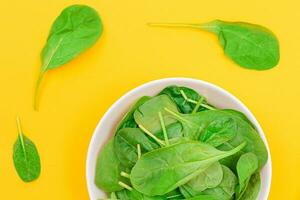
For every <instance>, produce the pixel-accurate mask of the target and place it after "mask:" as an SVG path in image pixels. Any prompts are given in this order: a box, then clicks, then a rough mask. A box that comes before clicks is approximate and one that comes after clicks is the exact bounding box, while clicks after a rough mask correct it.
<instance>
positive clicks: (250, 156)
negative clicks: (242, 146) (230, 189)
mask: <svg viewBox="0 0 300 200" xmlns="http://www.w3.org/2000/svg"><path fill="white" fill-rule="evenodd" d="M257 169H258V160H257V156H256V155H255V154H254V153H245V154H243V155H242V156H241V157H240V159H239V160H238V162H237V165H236V170H237V174H238V178H239V185H238V187H237V196H238V197H241V196H242V195H243V193H244V192H245V190H246V188H247V185H248V183H249V180H250V178H251V176H252V175H253V174H254V173H255V171H256V170H257Z"/></svg>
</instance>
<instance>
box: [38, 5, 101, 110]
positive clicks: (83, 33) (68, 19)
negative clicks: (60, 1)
mask: <svg viewBox="0 0 300 200" xmlns="http://www.w3.org/2000/svg"><path fill="white" fill-rule="evenodd" d="M102 30H103V26H102V22H101V19H100V17H99V15H98V13H97V11H96V10H94V9H93V8H91V7H89V6H85V5H72V6H69V7H67V8H65V9H64V10H63V11H62V12H61V14H60V15H59V16H58V17H57V19H56V20H55V21H54V23H53V25H52V28H51V30H50V33H49V36H48V39H47V43H46V45H45V47H44V49H43V51H42V54H41V60H42V66H41V69H40V75H39V78H38V81H37V85H36V90H35V97H34V108H35V110H37V109H38V102H37V100H38V99H37V98H38V91H39V88H40V84H41V82H42V80H43V77H44V75H45V73H46V72H47V71H48V70H51V69H55V68H58V67H60V66H62V65H64V64H66V63H67V62H69V61H71V60H72V59H74V58H75V57H77V56H78V55H79V54H81V53H82V52H83V51H85V50H86V49H88V48H90V47H91V46H92V45H93V44H94V43H95V42H96V41H97V40H98V38H99V37H100V36H101V34H102Z"/></svg>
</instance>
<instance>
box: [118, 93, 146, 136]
mask: <svg viewBox="0 0 300 200" xmlns="http://www.w3.org/2000/svg"><path fill="white" fill-rule="evenodd" d="M150 98H151V97H149V96H143V97H141V98H140V99H139V100H137V102H136V103H135V104H134V105H133V106H132V107H131V108H130V109H129V111H128V112H127V113H126V114H125V116H124V117H123V119H122V120H121V122H120V124H119V125H118V128H117V131H118V130H120V129H122V128H137V127H138V125H137V123H136V122H135V120H134V116H133V114H134V112H135V110H136V109H137V108H138V107H139V106H141V105H143V103H145V102H146V101H148V100H149V99H150Z"/></svg>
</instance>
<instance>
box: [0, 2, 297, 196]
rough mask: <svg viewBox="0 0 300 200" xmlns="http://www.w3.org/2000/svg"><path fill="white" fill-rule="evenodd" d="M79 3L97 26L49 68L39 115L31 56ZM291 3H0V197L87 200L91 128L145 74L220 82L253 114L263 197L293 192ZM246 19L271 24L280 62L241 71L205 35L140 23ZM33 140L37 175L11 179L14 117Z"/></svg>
mask: <svg viewBox="0 0 300 200" xmlns="http://www.w3.org/2000/svg"><path fill="white" fill-rule="evenodd" d="M74 3H85V4H88V5H91V6H93V7H94V8H96V9H97V10H98V11H99V13H100V14H101V16H102V19H103V23H104V28H105V32H104V34H103V35H102V38H101V40H100V41H99V42H98V43H97V44H96V45H95V46H94V47H93V48H92V49H90V50H89V51H87V52H86V53H84V54H83V55H81V56H80V57H78V58H77V59H75V60H74V61H72V62H71V63H69V64H67V65H65V66H64V67H61V68H59V69H57V70H53V71H51V72H49V73H48V74H47V76H46V78H45V80H44V84H43V86H42V90H43V92H42V97H41V103H40V112H35V111H33V108H32V100H33V89H34V85H35V82H36V79H37V75H38V71H39V65H40V60H39V54H40V51H41V49H42V47H43V45H44V43H45V40H46V37H47V35H48V31H49V29H50V26H51V24H52V22H53V20H54V19H55V18H56V17H57V16H58V14H59V13H60V11H61V10H62V9H63V8H64V7H65V6H67V5H70V4H74ZM299 9H300V2H299V1H298V0H285V1H274V0H264V1H262V0H251V1H241V0H231V1H223V0H219V1H214V0H209V1H199V0H190V1H178V0H177V1H174V0H135V1H133V0H129V1H121V0H106V1H104V0H93V1H92V0H90V1H88V0H87V1H69V0H68V1H66V0H64V1H62V0H42V1H37V0H26V1H20V0H19V1H16V0H9V1H2V2H1V5H0V25H1V29H0V30H1V31H0V66H1V67H0V94H1V98H0V121H1V125H0V199H1V200H2V199H3V200H6V199H7V200H15V199H23V200H24V199H26V200H27V199H28V200H40V199H43V200H48V199H49V200H53V199H55V200H60V199H61V200H69V199H70V200H76V199H78V200H84V199H88V193H87V189H86V182H85V160H86V153H87V148H88V144H89V141H90V138H91V136H92V133H93V130H94V128H95V126H96V125H97V123H98V121H99V120H100V118H101V116H102V115H103V114H104V112H105V111H106V110H107V109H108V108H109V106H110V105H111V104H112V103H113V102H114V101H116V100H117V99H118V98H119V97H120V96H122V95H123V94H124V93H125V92H127V91H129V90H131V89H132V88H134V87H136V86H138V85H140V84H142V83H145V82H147V81H150V80H154V79H160V78H165V77H176V76H180V77H193V78H197V79H203V80H207V81H209V82H212V83H215V84H217V85H220V86H222V87H223V88H225V89H227V90H229V91H230V92H232V93H233V94H234V95H236V96H237V97H238V98H240V99H241V100H242V101H243V102H245V103H246V105H247V106H248V107H249V108H250V109H251V110H252V111H253V113H254V114H255V116H256V117H257V119H258V120H259V121H260V123H261V125H262V127H263V128H264V130H265V132H266V136H267V138H268V141H269V145H270V148H271V153H272V161H273V182H272V189H271V195H270V199H271V200H277V199H278V200H283V199H285V200H296V199H300V185H299V180H300V170H299V169H300V132H299V122H300V121H299V120H300V108H299V102H300V87H299V86H300V77H299V75H300V59H299V58H300V50H299V49H300V39H299V38H300V26H299V19H300V12H299ZM215 18H219V19H224V20H240V21H248V22H253V23H257V24H261V25H265V26H267V27H269V28H270V29H271V30H273V31H274V32H275V33H276V35H277V36H278V38H279V41H280V45H281V60H280V64H279V65H278V66H277V67H276V68H274V69H272V70H269V71H263V72H258V71H250V70H246V69H243V68H240V67H238V66H237V65H235V64H234V63H232V62H231V61H230V60H229V59H227V58H226V57H225V56H224V55H223V52H222V49H221V48H220V47H219V45H218V44H217V39H216V37H214V36H213V35H212V34H209V33H205V32H201V31H194V30H183V29H164V28H150V27H147V26H146V23H147V22H207V21H210V20H212V19H215ZM17 114H19V115H20V116H21V119H22V124H23V129H24V132H25V133H26V134H27V135H28V136H29V137H30V138H31V139H32V140H33V141H34V142H35V143H36V145H37V146H38V149H39V152H40V155H41V159H42V173H41V176H40V178H39V179H38V180H37V181H35V182H33V183H30V184H25V183H23V182H22V181H20V179H19V177H18V176H17V174H16V172H15V169H14V166H13V161H12V147H13V144H14V142H15V140H16V137H17V128H16V124H15V117H16V115H17Z"/></svg>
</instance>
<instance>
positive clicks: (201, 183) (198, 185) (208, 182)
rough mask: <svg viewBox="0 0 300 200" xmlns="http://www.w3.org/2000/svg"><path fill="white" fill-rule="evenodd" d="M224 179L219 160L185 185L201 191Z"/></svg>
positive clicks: (196, 191)
mask: <svg viewBox="0 0 300 200" xmlns="http://www.w3.org/2000/svg"><path fill="white" fill-rule="evenodd" d="M222 179H223V170H222V167H221V165H220V163H219V162H215V163H213V164H212V165H211V166H209V167H208V168H207V169H206V170H204V171H203V172H201V173H200V174H199V175H198V176H196V177H195V178H193V179H191V180H190V181H189V182H187V183H186V184H185V185H184V186H185V187H186V188H189V189H190V190H192V191H193V193H200V192H202V191H204V190H206V189H207V188H214V187H216V186H217V185H219V184H220V183H221V181H222Z"/></svg>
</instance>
